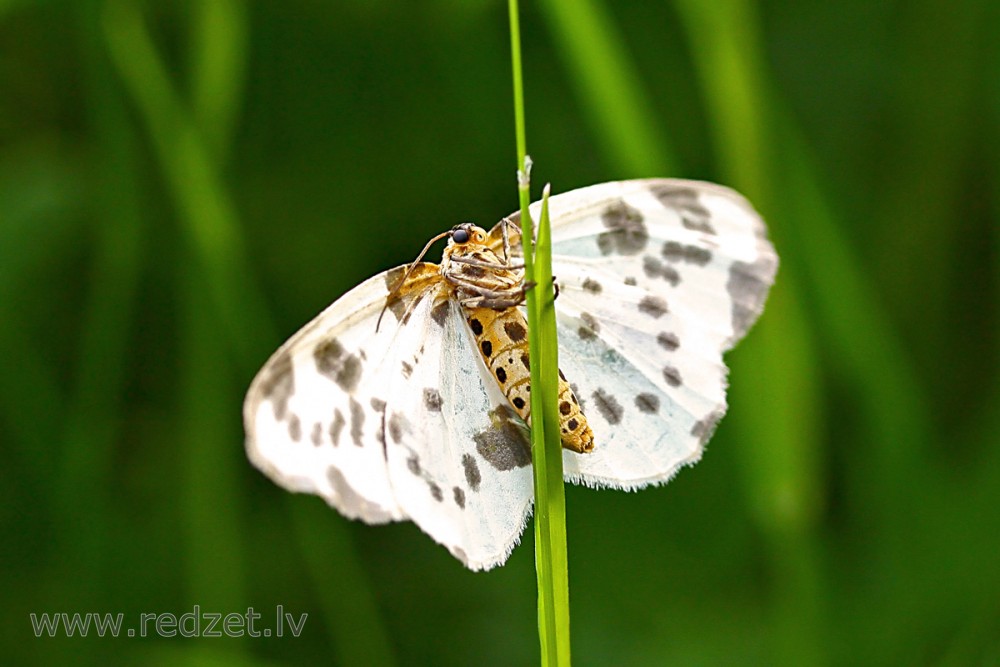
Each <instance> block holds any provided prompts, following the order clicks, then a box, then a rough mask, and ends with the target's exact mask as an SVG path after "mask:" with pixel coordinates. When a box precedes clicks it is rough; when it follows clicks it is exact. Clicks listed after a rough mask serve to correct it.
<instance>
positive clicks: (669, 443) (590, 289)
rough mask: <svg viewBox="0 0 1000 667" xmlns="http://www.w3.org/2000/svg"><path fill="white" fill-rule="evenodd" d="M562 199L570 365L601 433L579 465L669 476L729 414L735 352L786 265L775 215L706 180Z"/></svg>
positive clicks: (563, 311) (609, 481)
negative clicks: (773, 234) (774, 231)
mask: <svg viewBox="0 0 1000 667" xmlns="http://www.w3.org/2000/svg"><path fill="white" fill-rule="evenodd" d="M549 204H550V214H551V220H552V244H553V246H552V249H553V273H554V274H555V275H556V277H557V281H558V283H559V286H560V293H559V297H558V298H557V299H556V313H557V326H558V330H559V339H560V367H561V368H562V370H563V372H564V373H565V374H566V376H567V378H568V379H569V380H570V382H571V384H572V385H575V387H574V389H575V393H576V395H577V396H578V397H579V399H580V400H581V404H582V405H583V409H584V413H585V414H586V416H587V419H588V420H589V422H590V424H591V427H592V429H593V431H594V442H595V449H594V451H593V452H592V453H591V454H587V455H578V454H573V453H569V452H567V453H566V454H565V471H566V476H567V478H568V479H570V480H573V481H580V482H583V483H586V484H590V485H595V486H610V487H617V488H629V489H631V488H639V487H642V486H645V485H648V484H655V483H662V482H665V481H667V480H669V479H670V478H671V477H672V476H673V475H674V474H675V473H676V472H677V470H679V468H680V467H681V466H683V465H688V464H691V463H694V462H695V461H697V460H698V459H699V458H700V456H701V452H702V450H703V449H704V446H705V443H706V442H707V440H708V439H709V437H711V435H712V432H713V431H714V429H715V426H716V424H717V423H718V421H719V420H720V419H721V418H722V416H723V415H724V414H725V411H726V374H727V369H726V366H725V364H724V363H723V360H722V354H723V352H725V351H726V350H728V349H729V348H731V347H732V346H733V345H734V344H735V343H736V342H737V341H738V340H739V339H740V338H742V337H743V335H744V334H745V333H746V332H747V330H748V329H749V328H750V326H751V325H752V324H753V322H754V321H755V320H756V318H757V316H758V315H759V314H760V312H761V310H762V308H763V306H764V301H765V299H766V297H767V293H768V290H769V288H770V286H771V284H772V283H773V281H774V275H775V272H776V270H777V265H778V260H777V256H776V255H775V252H774V249H773V247H772V246H771V244H770V243H769V242H768V240H767V235H766V234H767V233H766V228H765V226H764V223H763V221H762V220H761V218H760V216H759V215H758V214H757V213H756V212H755V211H754V210H753V208H752V207H751V206H750V205H749V203H748V202H747V201H746V200H745V199H744V198H743V197H741V196H740V195H739V194H737V193H735V192H733V191H732V190H729V189H728V188H724V187H721V186H718V185H713V184H709V183H701V182H692V181H680V180H667V179H650V180H636V181H623V182H613V183H603V184H600V185H595V186H592V187H587V188H582V189H580V190H574V191H572V192H568V193H565V194H560V195H557V196H554V197H552V198H551V199H550V200H549ZM532 213H533V217H536V218H537V216H538V214H539V213H540V208H539V205H538V204H537V203H536V204H534V205H533V208H532Z"/></svg>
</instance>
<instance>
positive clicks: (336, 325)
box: [243, 264, 437, 523]
mask: <svg viewBox="0 0 1000 667" xmlns="http://www.w3.org/2000/svg"><path fill="white" fill-rule="evenodd" d="M404 268H405V267H397V268H396V269H392V270H390V271H386V272H383V273H380V274H378V275H376V276H374V277H372V278H370V279H368V280H367V281H365V282H363V283H361V284H360V285H358V286H357V287H355V288H354V289H352V290H350V291H349V292H347V293H346V294H344V295H343V296H342V297H341V298H339V299H337V301H335V302H334V303H333V304H332V305H330V306H329V307H328V308H327V309H326V310H324V311H323V312H322V313H321V314H320V315H319V316H317V317H316V318H315V319H313V320H312V321H311V322H309V323H308V324H307V325H305V326H304V327H303V328H302V329H301V330H299V331H298V333H296V334H295V335H294V336H292V337H291V338H290V339H289V340H288V341H287V342H286V343H285V344H284V345H282V346H281V347H280V348H279V349H278V351H277V352H275V353H274V354H273V355H272V356H271V358H270V359H269V360H268V362H267V363H266V364H265V365H264V367H263V368H262V369H261V370H260V371H259V372H258V374H257V376H256V377H255V378H254V380H253V382H252V383H251V385H250V389H249V391H248V392H247V397H246V400H245V402H244V406H243V421H244V428H245V430H246V436H247V437H246V449H247V455H248V457H249V458H250V461H251V462H252V463H253V464H254V465H255V466H257V467H258V468H259V469H260V470H262V471H263V472H264V473H265V474H267V475H268V476H269V477H270V478H271V479H272V480H274V481H275V482H276V483H277V484H279V485H281V486H283V487H285V488H286V489H288V490H290V491H296V492H302V493H313V494H316V495H319V496H321V497H322V498H324V499H325V500H326V501H327V503H329V504H330V505H332V506H333V507H336V508H337V509H338V510H339V511H340V512H341V513H342V514H344V515H345V516H347V517H349V518H352V519H362V520H364V521H366V522H368V523H384V522H387V521H398V520H401V519H404V518H406V514H405V512H404V511H403V509H402V508H401V507H400V504H399V502H398V499H397V497H396V493H395V492H394V491H393V489H392V485H391V483H390V479H389V474H388V469H387V467H386V461H385V454H384V447H383V443H382V441H383V440H384V432H383V425H382V421H383V420H382V414H381V411H380V410H379V401H380V400H383V399H382V398H381V396H382V395H383V394H384V390H383V389H382V387H383V386H384V383H385V381H386V380H385V377H386V373H387V372H388V371H387V369H388V367H389V365H391V362H392V360H393V358H394V357H395V356H396V354H397V351H398V350H399V349H400V347H405V344H406V341H407V337H408V336H412V331H409V332H407V331H406V330H405V329H404V328H403V327H399V326H397V322H396V321H394V320H397V319H399V318H405V317H406V315H407V308H408V307H411V306H413V305H414V304H415V303H419V302H421V301H424V300H426V299H425V297H427V296H428V295H429V293H430V292H432V291H434V290H435V289H436V283H437V280H436V276H437V271H436V267H435V266H434V265H432V264H422V265H420V266H418V267H417V269H416V270H415V271H414V272H413V276H412V277H411V279H410V280H409V281H408V284H409V285H410V286H411V289H410V290H409V291H408V293H407V294H406V295H405V296H404V297H400V298H399V299H396V300H395V301H394V302H393V303H392V304H391V306H392V307H391V308H390V309H389V310H388V311H386V313H387V314H386V316H385V319H384V321H383V322H382V323H381V326H380V327H379V328H378V331H376V323H377V322H378V318H379V315H380V313H381V311H382V309H383V307H384V306H385V305H386V298H387V296H388V295H389V290H390V289H392V288H393V287H394V286H395V284H396V283H397V282H398V280H399V279H400V278H401V277H402V271H403V270H404ZM413 324H414V325H415V326H420V325H421V323H417V322H414V323H413ZM423 326H426V323H423Z"/></svg>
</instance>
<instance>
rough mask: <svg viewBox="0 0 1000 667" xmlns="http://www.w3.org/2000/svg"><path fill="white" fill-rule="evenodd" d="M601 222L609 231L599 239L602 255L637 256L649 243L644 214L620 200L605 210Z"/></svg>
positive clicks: (598, 244) (598, 243) (599, 236)
mask: <svg viewBox="0 0 1000 667" xmlns="http://www.w3.org/2000/svg"><path fill="white" fill-rule="evenodd" d="M601 222H603V223H604V226H605V227H606V228H607V229H608V231H606V232H603V233H601V234H600V235H598V237H597V246H598V248H599V249H600V251H601V254H604V255H609V254H611V253H612V252H618V253H619V254H622V255H637V254H639V253H640V252H642V251H643V250H644V249H645V248H646V245H647V244H648V243H649V231H648V230H647V229H646V223H645V221H644V220H643V217H642V213H641V212H640V211H639V209H637V208H633V207H632V206H629V205H628V204H626V203H625V202H624V201H623V200H618V201H617V202H615V203H613V204H610V205H609V206H608V207H607V208H606V209H604V213H603V214H601Z"/></svg>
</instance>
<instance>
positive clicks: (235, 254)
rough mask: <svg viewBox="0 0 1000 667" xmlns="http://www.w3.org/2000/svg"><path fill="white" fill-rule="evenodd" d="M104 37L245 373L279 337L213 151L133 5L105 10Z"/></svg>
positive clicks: (122, 4) (117, 4)
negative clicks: (254, 276) (259, 287)
mask: <svg viewBox="0 0 1000 667" xmlns="http://www.w3.org/2000/svg"><path fill="white" fill-rule="evenodd" d="M104 33H105V37H106V39H107V43H108V48H109V53H110V54H111V59H112V61H113V62H114V63H115V65H116V67H117V69H118V71H119V73H120V74H121V76H122V78H123V80H124V81H125V84H126V87H127V88H128V90H129V92H130V93H131V95H132V97H133V99H134V100H135V102H136V104H137V105H138V107H139V109H140V111H141V113H142V118H143V120H144V121H145V122H146V124H147V125H148V128H149V134H150V137H151V138H152V140H153V146H154V148H155V149H156V154H157V157H158V159H159V161H160V165H161V166H162V168H163V171H164V176H165V177H166V180H167V184H168V185H169V186H170V189H171V193H172V194H173V198H174V201H175V203H176V205H177V208H178V211H179V214H180V216H179V217H180V220H181V222H182V223H183V229H184V231H185V232H186V233H187V236H188V238H189V240H190V241H191V243H192V245H193V248H194V250H195V254H196V256H197V257H198V260H199V262H200V264H201V266H202V269H203V271H204V272H205V276H206V285H205V287H206V288H207V289H208V290H209V292H210V293H211V294H212V296H213V299H214V301H215V308H216V310H217V311H218V312H219V315H220V317H221V322H222V324H223V326H224V327H225V330H226V333H227V334H228V336H227V338H228V340H229V341H230V345H231V347H232V348H234V350H235V353H236V360H237V361H238V362H239V364H240V365H241V367H242V368H244V369H246V370H247V371H250V370H252V369H254V368H256V366H257V364H258V363H259V361H260V357H261V353H260V351H261V350H265V349H267V348H268V347H270V341H274V340H276V339H277V338H278V337H277V335H276V334H275V333H274V331H273V327H272V325H271V320H270V318H269V316H268V315H267V313H266V310H265V307H264V304H263V299H262V298H261V296H260V292H259V290H257V289H256V288H255V287H254V283H255V280H254V279H253V273H252V271H250V268H249V264H248V262H247V258H246V251H245V247H244V241H243V236H242V233H241V230H240V228H239V224H238V220H237V215H236V210H235V207H234V206H233V203H232V201H231V200H230V198H229V195H228V193H227V192H226V190H225V188H224V187H223V185H222V178H221V175H220V173H219V170H218V166H217V165H216V164H215V163H214V162H213V159H212V152H211V151H210V150H209V149H208V148H207V146H206V145H205V143H204V140H203V138H202V135H201V133H200V132H199V129H198V128H197V127H195V125H194V123H193V119H192V117H191V116H190V114H189V113H188V112H187V110H186V108H185V105H184V104H183V103H182V101H181V99H180V97H179V96H178V95H177V93H176V92H175V90H174V87H173V86H172V84H171V82H170V79H169V77H168V76H167V71H166V67H165V66H164V63H163V62H162V60H161V59H160V57H159V55H158V54H157V52H156V48H155V47H154V45H153V42H152V38H151V37H150V35H149V32H148V30H147V28H146V27H145V25H144V24H143V21H142V17H141V16H140V14H139V11H138V9H137V8H136V6H135V5H134V4H133V3H132V2H127V1H124V0H122V1H120V2H109V3H107V4H106V5H105V12H104ZM247 322H252V323H254V325H253V326H250V327H248V326H246V324H247Z"/></svg>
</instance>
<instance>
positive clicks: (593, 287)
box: [583, 278, 604, 294]
mask: <svg viewBox="0 0 1000 667" xmlns="http://www.w3.org/2000/svg"><path fill="white" fill-rule="evenodd" d="M583 289H585V290H586V291H588V292H590V293H591V294H600V293H601V290H603V289H604V288H603V287H601V283H599V282H597V281H596V280H594V279H593V278H585V279H584V281H583Z"/></svg>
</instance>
